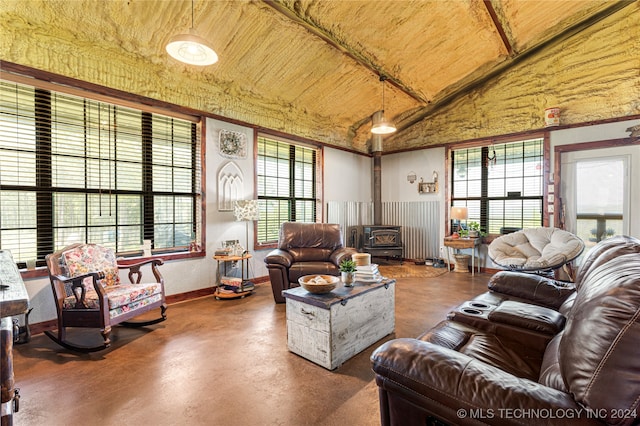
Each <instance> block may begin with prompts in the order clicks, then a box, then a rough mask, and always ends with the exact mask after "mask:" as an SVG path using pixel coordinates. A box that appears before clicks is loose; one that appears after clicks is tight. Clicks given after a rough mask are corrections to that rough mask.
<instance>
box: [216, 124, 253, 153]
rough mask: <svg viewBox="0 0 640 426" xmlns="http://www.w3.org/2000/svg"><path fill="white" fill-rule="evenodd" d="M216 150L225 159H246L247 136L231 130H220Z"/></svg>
mask: <svg viewBox="0 0 640 426" xmlns="http://www.w3.org/2000/svg"><path fill="white" fill-rule="evenodd" d="M218 149H219V151H220V155H222V156H223V157H225V158H247V135H245V134H244V133H242V132H234V131H233V130H220V138H219V141H218Z"/></svg>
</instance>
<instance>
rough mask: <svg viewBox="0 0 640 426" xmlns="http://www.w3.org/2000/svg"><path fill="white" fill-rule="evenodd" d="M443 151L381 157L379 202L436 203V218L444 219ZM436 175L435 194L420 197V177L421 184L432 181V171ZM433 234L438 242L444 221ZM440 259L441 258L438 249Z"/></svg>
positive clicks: (433, 150) (429, 150)
mask: <svg viewBox="0 0 640 426" xmlns="http://www.w3.org/2000/svg"><path fill="white" fill-rule="evenodd" d="M444 168H445V148H444V147H440V148H429V149H423V150H419V151H408V152H402V153H397V154H389V155H383V156H382V185H381V186H382V201H383V202H388V201H438V202H439V203H440V217H441V218H444V217H446V216H445V209H446V200H447V196H446V194H445V192H444V191H445V190H446V188H445V186H446V185H445V180H444V179H445V170H444ZM434 171H435V172H436V173H438V192H437V193H426V194H421V193H419V192H418V182H420V178H422V179H423V181H424V182H432V181H433V172H434ZM409 172H415V174H416V181H415V182H414V183H409V182H408V181H407V175H408V174H409ZM440 222H441V223H440V226H439V228H438V229H437V230H434V232H437V233H438V239H439V240H442V239H443V238H444V237H445V222H444V220H441V221H440ZM439 255H440V256H443V255H445V258H446V252H444V253H443V249H442V248H441V250H440V253H439Z"/></svg>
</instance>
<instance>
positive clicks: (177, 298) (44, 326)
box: [29, 275, 269, 336]
mask: <svg viewBox="0 0 640 426" xmlns="http://www.w3.org/2000/svg"><path fill="white" fill-rule="evenodd" d="M251 281H253V283H254V284H263V283H266V282H269V276H268V275H266V276H263V277H255V278H251ZM214 290H215V286H213V287H205V288H200V289H198V290H193V291H187V292H185V293H178V294H172V295H171V296H167V297H166V298H165V299H166V301H167V305H173V304H175V303H181V302H186V301H188V300H193V299H198V298H200V297H205V296H213V292H214ZM170 314H171V313H169V315H170ZM57 328H58V320H57V319H52V320H48V321H42V322H36V323H33V324H29V331H30V332H31V335H32V336H34V335H36V334H41V333H44V332H45V331H48V330H55V329H57Z"/></svg>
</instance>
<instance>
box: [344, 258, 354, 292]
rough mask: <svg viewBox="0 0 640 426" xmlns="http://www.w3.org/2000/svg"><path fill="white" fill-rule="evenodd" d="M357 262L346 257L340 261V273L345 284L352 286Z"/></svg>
mask: <svg viewBox="0 0 640 426" xmlns="http://www.w3.org/2000/svg"><path fill="white" fill-rule="evenodd" d="M355 274H356V262H354V261H353V260H351V259H344V260H343V261H342V262H340V275H341V277H340V278H341V279H342V282H343V283H344V285H345V286H347V287H350V286H352V285H353V282H354V281H355V279H354V278H355Z"/></svg>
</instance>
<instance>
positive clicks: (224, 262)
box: [213, 253, 254, 300]
mask: <svg viewBox="0 0 640 426" xmlns="http://www.w3.org/2000/svg"><path fill="white" fill-rule="evenodd" d="M251 257H252V255H251V254H249V253H245V254H243V255H242V256H213V259H214V260H215V261H216V262H217V263H218V267H217V269H216V290H215V292H214V293H213V295H214V296H215V297H216V299H218V300H220V299H236V298H243V297H245V296H248V295H250V294H251V293H252V292H253V289H254V287H253V284H251V286H250V287H249V286H248V287H247V289H245V288H244V286H245V285H246V284H247V283H248V282H247V281H246V279H248V278H249V259H251ZM220 262H222V265H223V267H224V275H227V262H241V263H242V264H241V266H240V271H241V274H242V278H241V279H242V281H241V282H240V291H239V292H237V293H222V292H220V285H221V280H222V273H221V272H220ZM245 269H246V271H247V272H246V276H245Z"/></svg>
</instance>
